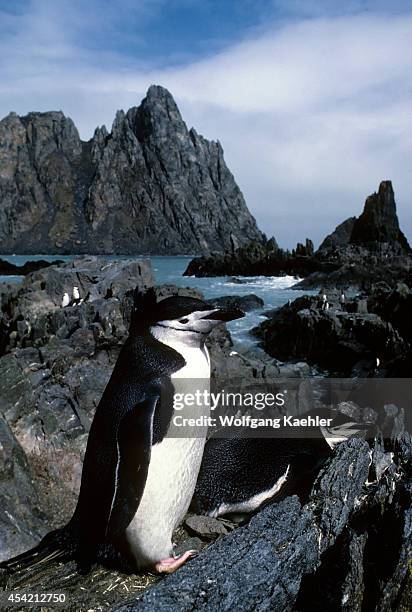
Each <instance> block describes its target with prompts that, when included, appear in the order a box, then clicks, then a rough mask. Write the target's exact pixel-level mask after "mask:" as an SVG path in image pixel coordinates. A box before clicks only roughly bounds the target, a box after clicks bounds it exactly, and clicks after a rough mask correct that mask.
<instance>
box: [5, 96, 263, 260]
mask: <svg viewBox="0 0 412 612" xmlns="http://www.w3.org/2000/svg"><path fill="white" fill-rule="evenodd" d="M261 237H262V236H261V233H260V231H259V230H258V228H257V226H256V223H255V220H254V219H253V217H252V216H251V215H250V213H249V211H248V209H247V207H246V204H245V201H244V198H243V195H242V193H241V191H240V189H239V187H238V186H237V184H236V182H235V180H234V178H233V175H232V174H231V172H230V171H229V169H228V168H227V166H226V164H225V161H224V158H223V150H222V147H221V145H220V143H219V142H211V141H208V140H206V139H205V138H203V137H202V136H200V135H198V134H197V133H196V131H195V130H194V129H191V130H188V129H187V127H186V124H185V123H184V121H183V120H182V117H181V115H180V112H179V109H178V108H177V106H176V104H175V102H174V100H173V97H172V96H171V94H170V93H169V92H168V91H167V90H166V89H164V88H162V87H159V86H154V85H153V86H151V87H150V88H149V90H148V92H147V96H146V98H145V99H144V100H143V101H142V103H141V104H140V106H139V107H133V108H131V109H129V110H128V111H127V113H124V112H123V111H119V112H118V113H117V114H116V118H115V120H114V123H113V126H112V131H111V132H110V133H109V132H108V131H107V130H106V128H105V127H104V126H103V127H102V128H97V129H96V131H95V133H94V136H93V138H92V139H91V140H89V141H88V142H84V141H82V140H80V137H79V134H78V131H77V129H76V127H75V125H74V123H73V121H72V120H71V119H69V118H68V117H65V116H64V114H63V113H62V112H47V113H29V114H28V115H26V116H25V117H19V116H17V115H16V114H15V113H10V114H9V115H8V116H7V117H5V118H4V119H3V120H2V121H0V252H2V253H27V254H30V253H109V254H110V253H117V254H135V253H136V254H139V253H152V254H178V253H204V252H207V251H210V250H221V249H224V248H233V247H234V246H239V245H242V244H245V243H247V242H248V241H250V240H260V239H261Z"/></svg>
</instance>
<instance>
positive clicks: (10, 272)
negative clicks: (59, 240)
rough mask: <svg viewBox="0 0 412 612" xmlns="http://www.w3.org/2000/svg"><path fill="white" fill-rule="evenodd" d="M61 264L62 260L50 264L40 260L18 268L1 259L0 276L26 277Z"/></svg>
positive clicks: (28, 262)
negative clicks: (31, 273) (36, 271)
mask: <svg viewBox="0 0 412 612" xmlns="http://www.w3.org/2000/svg"><path fill="white" fill-rule="evenodd" d="M61 263H63V262H62V261H60V260H56V261H53V262H50V261H46V260H44V259H38V260H35V261H26V262H25V263H24V264H23V265H21V266H17V265H15V264H13V263H11V262H9V261H6V260H4V259H0V275H2V276H25V275H26V274H30V272H34V271H35V270H40V269H41V268H47V266H52V265H57V264H61Z"/></svg>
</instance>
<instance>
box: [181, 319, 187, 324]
mask: <svg viewBox="0 0 412 612" xmlns="http://www.w3.org/2000/svg"><path fill="white" fill-rule="evenodd" d="M188 322H189V319H179V323H188Z"/></svg>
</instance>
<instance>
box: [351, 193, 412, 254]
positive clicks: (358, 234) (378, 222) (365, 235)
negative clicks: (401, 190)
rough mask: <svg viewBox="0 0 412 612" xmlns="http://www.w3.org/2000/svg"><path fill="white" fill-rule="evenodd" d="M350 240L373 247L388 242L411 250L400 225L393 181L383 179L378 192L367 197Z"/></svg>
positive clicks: (397, 248) (401, 249) (394, 247)
mask: <svg viewBox="0 0 412 612" xmlns="http://www.w3.org/2000/svg"><path fill="white" fill-rule="evenodd" d="M350 242H351V243H352V244H359V245H363V246H366V247H368V248H372V249H375V248H376V246H377V245H380V244H386V245H390V247H391V248H392V249H396V250H399V251H406V252H410V250H411V249H410V246H409V244H408V241H407V240H406V238H405V236H404V234H403V233H402V232H401V230H400V227H399V221H398V216H397V214H396V203H395V195H394V193H393V188H392V183H391V181H382V183H381V184H380V185H379V191H378V193H374V194H372V195H370V196H369V197H368V198H367V199H366V202H365V208H364V210H363V213H362V214H361V216H360V217H359V218H358V219H356V221H355V223H354V225H353V229H352V234H351V237H350Z"/></svg>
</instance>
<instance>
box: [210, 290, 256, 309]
mask: <svg viewBox="0 0 412 612" xmlns="http://www.w3.org/2000/svg"><path fill="white" fill-rule="evenodd" d="M209 302H210V304H212V305H213V306H216V307H218V308H240V310H243V311H244V312H249V310H256V309H257V308H263V306H264V304H265V302H264V301H263V300H262V298H260V297H258V296H257V295H255V294H254V293H248V294H247V295H224V296H222V297H219V298H215V299H213V300H209Z"/></svg>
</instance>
